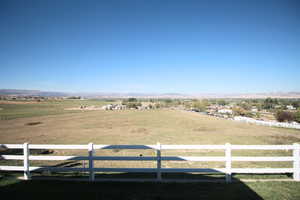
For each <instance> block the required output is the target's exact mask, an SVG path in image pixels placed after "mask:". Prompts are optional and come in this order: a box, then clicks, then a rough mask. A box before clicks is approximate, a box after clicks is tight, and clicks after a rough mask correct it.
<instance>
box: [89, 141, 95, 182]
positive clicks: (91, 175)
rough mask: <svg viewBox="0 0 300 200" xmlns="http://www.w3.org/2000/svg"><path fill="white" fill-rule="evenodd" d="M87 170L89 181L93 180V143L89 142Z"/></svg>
mask: <svg viewBox="0 0 300 200" xmlns="http://www.w3.org/2000/svg"><path fill="white" fill-rule="evenodd" d="M88 147H89V172H90V181H94V180H95V174H94V159H93V156H94V144H93V143H89V145H88Z"/></svg>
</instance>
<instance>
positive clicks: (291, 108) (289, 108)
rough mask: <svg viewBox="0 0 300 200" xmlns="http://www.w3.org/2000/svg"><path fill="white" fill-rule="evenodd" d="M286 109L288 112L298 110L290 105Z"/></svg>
mask: <svg viewBox="0 0 300 200" xmlns="http://www.w3.org/2000/svg"><path fill="white" fill-rule="evenodd" d="M286 108H287V109H288V110H296V108H295V107H294V106H292V105H288V106H286Z"/></svg>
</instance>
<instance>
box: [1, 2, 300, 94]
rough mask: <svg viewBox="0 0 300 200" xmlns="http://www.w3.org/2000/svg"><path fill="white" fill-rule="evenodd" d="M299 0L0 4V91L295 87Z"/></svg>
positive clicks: (298, 86)
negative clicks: (6, 89)
mask: <svg viewBox="0 0 300 200" xmlns="http://www.w3.org/2000/svg"><path fill="white" fill-rule="evenodd" d="M299 10H300V1H298V0H294V1H291V0H249V1H246V0H220V1H214V0H207V1H205V0H203V1H202V0H194V1H190V0H181V1H176V0H170V1H167V0H157V1H155V0H118V1H115V0H107V1H104V0H100V1H91V0H85V1H77V0H70V1H67V0H48V1H47V0H42V1H41V0H36V1H31V0H7V1H5V0H0V73H1V76H0V88H10V89H12V88H15V89H39V90H48V91H67V92H146V93H147V92H157V93H165V92H179V93H232V92H234V93H248V92H249V93H252V92H276V91H285V92H288V91H300V62H299V61H300V12H299Z"/></svg>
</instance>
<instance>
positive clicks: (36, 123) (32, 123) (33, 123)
mask: <svg viewBox="0 0 300 200" xmlns="http://www.w3.org/2000/svg"><path fill="white" fill-rule="evenodd" d="M42 123H43V122H28V123H26V124H25V125H26V126H35V125H39V124H42Z"/></svg>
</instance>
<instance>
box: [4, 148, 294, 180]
mask: <svg viewBox="0 0 300 200" xmlns="http://www.w3.org/2000/svg"><path fill="white" fill-rule="evenodd" d="M0 148H5V149H23V155H0V159H5V160H23V164H24V166H0V171H1V170H4V171H24V179H25V180H28V179H30V172H32V171H43V170H47V171H56V172H66V171H77V172H78V171H79V172H88V173H89V180H90V181H94V180H95V172H143V173H144V172H149V173H156V174H157V179H156V180H157V181H161V180H162V176H161V174H162V173H183V172H204V173H223V174H225V175H226V182H231V174H232V173H247V174H268V173H271V174H275V173H293V178H294V180H295V181H300V145H299V144H293V145H231V144H229V143H226V144H225V145H161V144H159V143H157V144H156V145H94V144H93V143H89V144H88V145H46V144H28V143H24V144H0ZM30 149H86V150H88V156H40V155H39V156H34V155H30V151H29V150H30ZM98 149H153V150H154V151H156V156H152V157H151V156H140V157H135V156H94V152H95V150H98ZM175 149H176V150H178V149H180V150H183V149H195V150H200V149H202V150H203V149H206V150H208V149H209V150H225V156H223V157H219V156H213V157H207V156H206V157H190V156H161V151H163V150H175ZM232 150H292V151H293V156H277V157H250V156H246V157H237V156H232V155H231V152H232ZM30 160H48V161H54V160H55V161H60V160H88V161H89V167H88V168H68V167H34V166H30V162H29V161H30ZM95 160H110V161H155V162H156V163H157V167H156V168H95V167H94V161H95ZM162 161H195V162H209V161H220V162H225V168H162V167H161V166H162V165H161V162H162ZM235 161H239V162H243V161H263V162H268V161H269V162H274V161H276V162H277V161H281V162H293V168H232V167H231V165H232V162H235Z"/></svg>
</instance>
